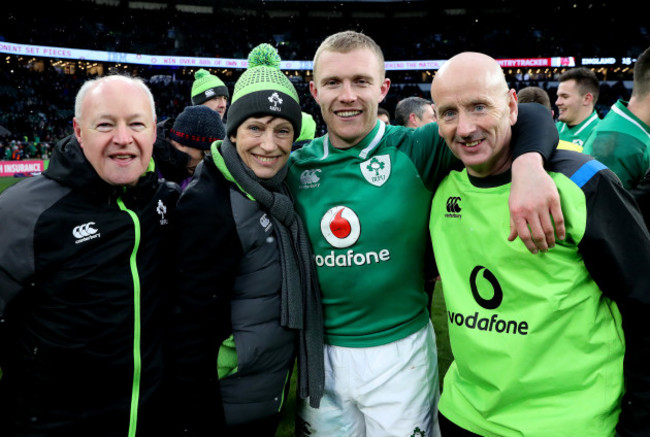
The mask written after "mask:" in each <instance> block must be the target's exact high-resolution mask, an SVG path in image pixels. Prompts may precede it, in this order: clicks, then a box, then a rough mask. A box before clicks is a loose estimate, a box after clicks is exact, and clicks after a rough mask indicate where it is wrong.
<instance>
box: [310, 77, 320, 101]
mask: <svg viewBox="0 0 650 437" xmlns="http://www.w3.org/2000/svg"><path fill="white" fill-rule="evenodd" d="M309 92H310V93H311V96H312V97H313V98H314V100H316V103H318V104H319V105H320V101H319V100H318V88H317V87H316V83H315V82H314V81H313V80H310V81H309Z"/></svg>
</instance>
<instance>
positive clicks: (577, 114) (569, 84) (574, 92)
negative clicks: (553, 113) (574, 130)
mask: <svg viewBox="0 0 650 437" xmlns="http://www.w3.org/2000/svg"><path fill="white" fill-rule="evenodd" d="M555 104H556V105H557V109H558V117H557V119H558V120H560V121H563V122H565V123H566V124H568V125H569V126H575V125H577V124H580V123H581V122H582V121H583V120H584V119H585V118H587V117H588V116H589V115H591V111H592V108H591V106H589V102H588V99H587V96H586V95H584V94H583V93H582V91H581V90H580V87H579V86H578V83H577V82H576V81H575V80H573V79H570V80H565V81H563V82H560V84H559V85H558V87H557V100H556V101H555Z"/></svg>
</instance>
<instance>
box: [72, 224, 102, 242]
mask: <svg viewBox="0 0 650 437" xmlns="http://www.w3.org/2000/svg"><path fill="white" fill-rule="evenodd" d="M94 225H95V222H88V223H84V224H83V225H79V226H75V227H74V229H72V235H74V237H75V238H76V239H77V240H76V241H75V243H77V244H79V243H83V242H84V241H88V240H92V239H94V238H98V237H100V235H101V234H98V233H97V232H98V230H97V229H95V228H94V227H93V226H94Z"/></svg>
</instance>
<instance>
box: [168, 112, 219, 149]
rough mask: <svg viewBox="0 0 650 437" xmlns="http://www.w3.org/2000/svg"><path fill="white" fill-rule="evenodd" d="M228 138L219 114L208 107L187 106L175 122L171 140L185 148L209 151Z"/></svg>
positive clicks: (170, 132)
mask: <svg viewBox="0 0 650 437" xmlns="http://www.w3.org/2000/svg"><path fill="white" fill-rule="evenodd" d="M225 137H226V129H225V128H224V126H223V121H221V116H220V115H219V113H218V112H217V111H215V110H213V109H210V108H208V107H207V106H187V107H186V108H185V109H183V112H181V113H180V114H179V116H178V117H177V118H176V120H175V121H174V124H173V125H172V128H171V129H170V130H169V138H170V139H172V140H176V141H178V142H179V143H180V144H182V145H183V146H187V147H194V148H195V149H201V150H207V149H209V148H210V145H211V144H212V143H213V142H214V141H217V140H223V139H224V138H225Z"/></svg>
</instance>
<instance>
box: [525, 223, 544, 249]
mask: <svg viewBox="0 0 650 437" xmlns="http://www.w3.org/2000/svg"><path fill="white" fill-rule="evenodd" d="M528 226H529V227H530V233H531V235H532V237H533V241H534V244H535V246H536V247H537V248H538V249H539V250H541V251H542V252H548V243H547V242H546V233H545V232H544V228H543V226H542V223H541V221H540V220H539V216H532V217H530V218H529V219H528Z"/></svg>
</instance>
